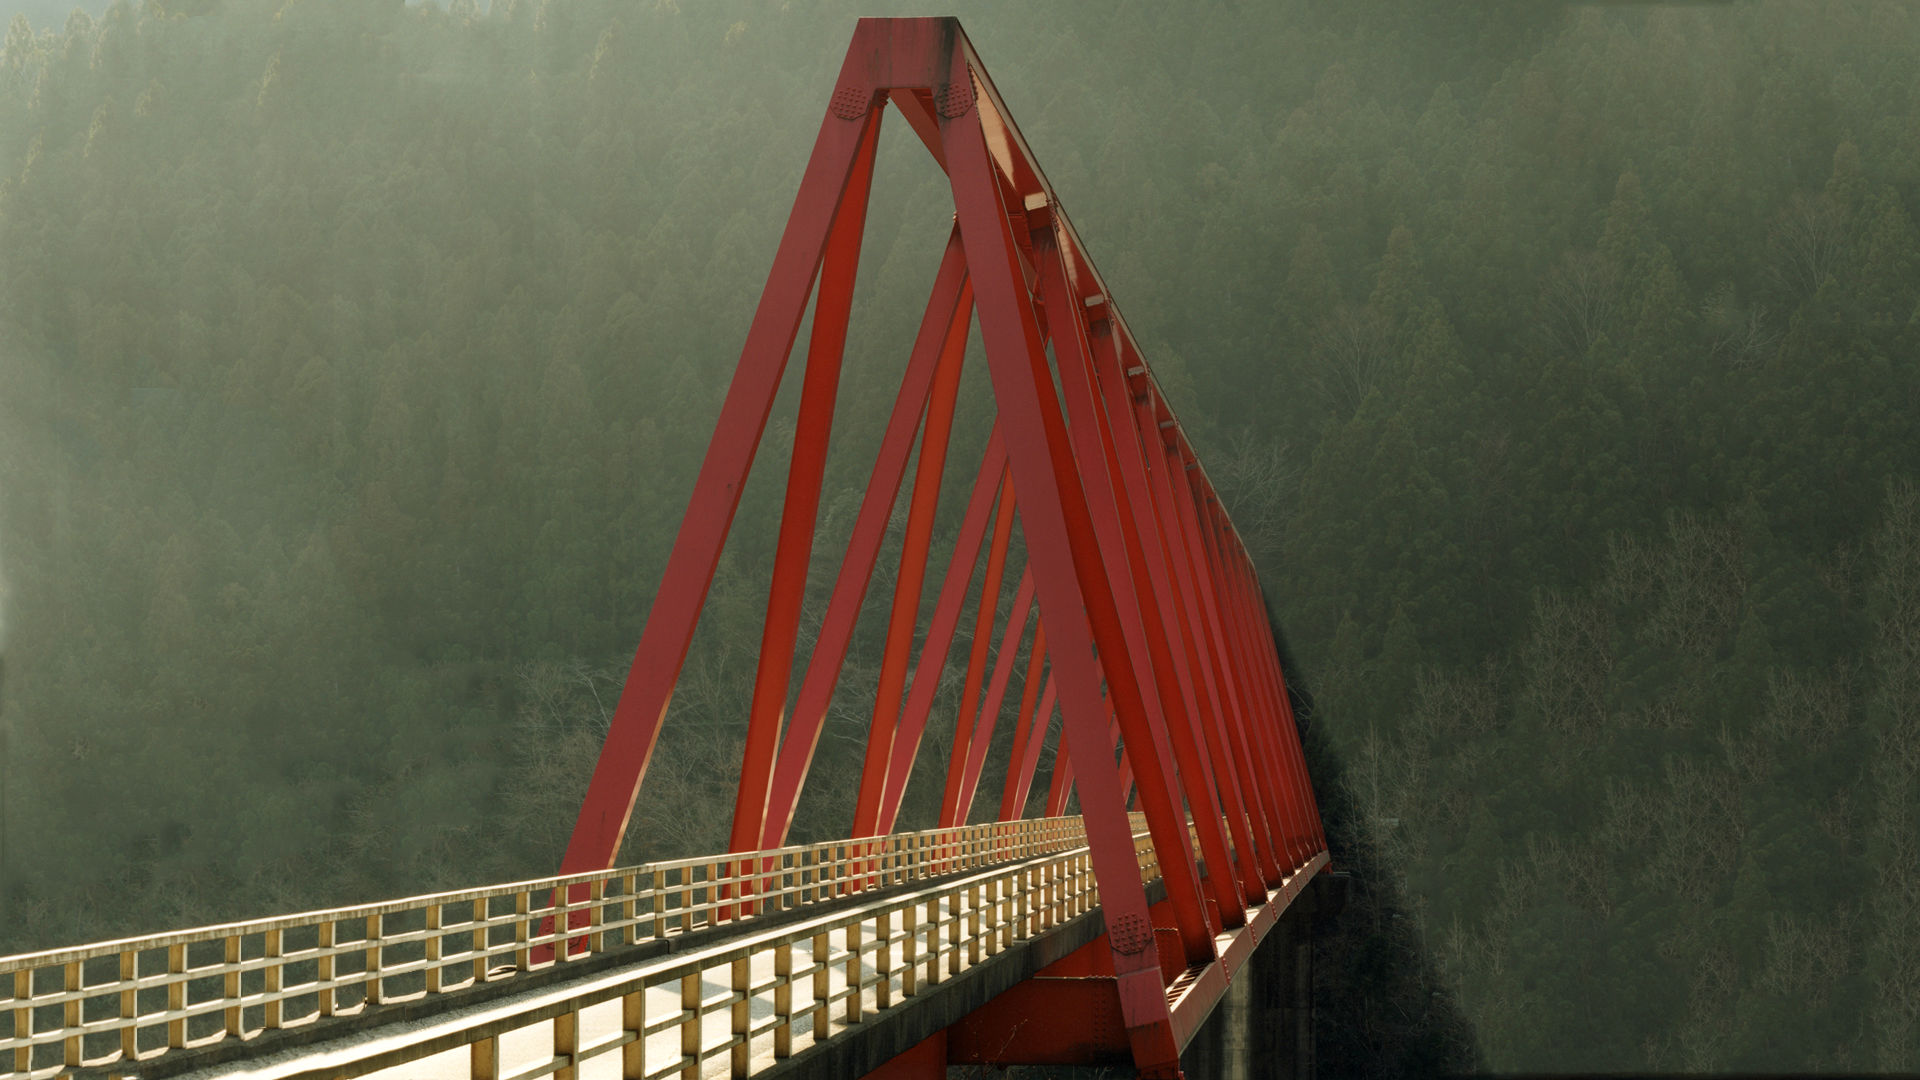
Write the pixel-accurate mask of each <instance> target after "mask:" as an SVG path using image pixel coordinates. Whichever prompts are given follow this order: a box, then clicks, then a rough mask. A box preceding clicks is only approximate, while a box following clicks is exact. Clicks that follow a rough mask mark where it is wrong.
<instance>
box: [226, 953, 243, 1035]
mask: <svg viewBox="0 0 1920 1080" xmlns="http://www.w3.org/2000/svg"><path fill="white" fill-rule="evenodd" d="M224 951H225V954H226V955H225V956H224V959H225V960H226V962H227V968H228V970H227V973H226V977H225V978H223V979H221V990H222V991H223V994H224V996H225V997H226V999H227V1008H226V1014H227V1016H226V1021H227V1032H226V1033H227V1035H228V1036H231V1037H233V1038H235V1039H238V1038H241V1037H242V1036H244V1035H245V1034H246V1030H245V1029H244V1028H243V1027H242V1026H241V1020H242V1012H241V1009H240V972H239V971H237V970H234V969H235V968H236V967H237V966H238V965H239V963H240V935H239V934H234V935H233V936H231V937H229V938H227V940H226V943H225V950H224Z"/></svg>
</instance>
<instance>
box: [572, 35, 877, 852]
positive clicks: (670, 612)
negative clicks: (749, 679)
mask: <svg viewBox="0 0 1920 1080" xmlns="http://www.w3.org/2000/svg"><path fill="white" fill-rule="evenodd" d="M856 59H857V57H856V56H855V55H854V54H853V52H851V51H850V52H849V54H848V57H847V63H846V64H844V65H843V66H842V71H841V80H842V82H847V81H849V80H850V79H851V80H852V81H854V82H855V84H856V85H865V81H864V80H860V79H858V69H857V68H856V67H855V61H856ZM861 100H863V101H864V102H865V108H864V110H862V111H861V112H860V116H861V118H862V119H861V121H860V122H858V123H848V122H847V121H845V120H843V119H840V118H839V117H836V116H835V115H833V113H832V112H831V111H829V112H828V113H827V115H826V116H825V117H823V118H822V119H821V122H820V133H819V135H818V136H816V138H815V139H814V147H813V154H812V156H811V157H809V158H808V160H807V170H806V174H805V175H804V176H803V177H802V178H801V181H800V193H799V195H798V196H796V197H795V199H794V203H793V212H792V213H791V214H790V215H789V216H788V218H787V227H786V231H785V232H784V233H783V234H782V235H781V237H780V248H779V250H778V251H777V252H776V253H775V255H774V259H773V270H772V272H771V273H770V274H768V276H767V286H766V289H765V290H764V291H763V292H762V293H761V294H760V304H759V307H758V308H757V309H756V310H755V312H754V316H753V324H752V326H751V327H749V329H748V330H747V342H746V346H745V347H744V348H743V349H742V350H741V353H740V364H739V366H738V367H737V368H735V369H734V375H733V383H732V385H731V386H729V387H728V389H727V396H726V400H725V401H724V402H723V403H722V404H721V406H720V420H719V423H718V424H717V425H716V427H715V429H714V436H713V441H712V442H710V443H709V444H708V446H707V455H706V458H705V460H704V461H702V462H701V465H700V473H699V475H698V477H696V478H695V480H694V484H693V498H692V500H691V501H690V502H689V504H688V506H687V513H686V517H685V518H683V519H682V520H681V522H680V533H679V536H678V537H677V538H676V539H675V540H674V545H673V551H672V553H671V554H670V555H669V556H668V557H667V570H666V574H665V576H664V577H663V579H662V581H661V585H660V590H659V592H658V593H656V594H655V596H654V600H653V607H652V609H651V610H650V611H649V612H648V613H647V625H646V628H645V629H644V630H643V631H642V632H641V635H640V645H639V647H638V648H637V649H635V650H634V658H633V665H632V667H630V668H629V669H628V672H627V681H626V685H625V687H624V688H623V689H622V690H621V693H620V701H619V703H618V704H617V705H616V706H615V707H614V712H613V717H612V719H611V721H610V723H609V724H608V730H607V739H606V742H605V744H604V745H603V746H602V748H601V751H600V758H599V760H598V761H597V762H596V763H595V765H594V770H593V776H592V778H591V779H590V780H589V781H588V783H587V793H586V797H585V799H584V800H583V802H582V805H581V809H580V816H579V818H578V819H577V820H576V821H575V823H574V828H573V833H572V835H571V837H570V838H569V839H568V841H567V851H566V855H565V856H564V857H563V858H562V859H561V863H560V869H561V872H562V873H577V872H582V871H587V870H599V869H605V868H606V867H609V866H612V865H613V862H614V860H615V858H616V857H618V855H619V852H620V840H621V837H623V836H625V835H626V830H627V821H628V819H629V818H630V817H631V816H632V814H633V801H634V798H635V797H636V796H637V795H638V794H639V791H640V781H641V779H642V777H644V776H645V774H646V771H647V762H648V761H649V759H651V758H652V756H653V748H654V746H655V745H656V743H657V742H658V740H659V736H660V722H661V720H662V719H664V718H665V716H666V711H667V703H668V702H669V701H671V700H672V698H673V687H674V683H675V682H677V681H678V680H679V677H680V669H681V667H682V666H683V665H684V664H685V663H686V658H687V648H688V646H689V645H690V644H691V642H692V640H693V630H694V626H695V624H696V623H697V622H698V621H699V618H700V609H701V607H702V606H703V605H704V604H705V602H706V598H707V590H708V588H709V587H710V586H711V585H712V583H713V572H714V568H715V567H716V566H717V565H718V563H719V561H720V551H721V549H722V547H724V546H725V544H726V540H727V533H728V531H729V530H730V529H731V527H732V525H733V515H734V512H735V511H736V510H738V509H739V506H740V492H741V490H742V489H743V488H744V486H745V483H746V478H747V472H748V470H749V469H751V468H752V466H753V457H754V453H755V451H756V450H757V449H758V448H759V445H760V436H761V433H762V432H763V431H765V429H766V423H767V416H768V414H769V413H770V412H771V411H772V409H773V399H774V394H775V392H776V391H777V390H778V389H779V386H780V377H781V375H782V374H783V373H784V372H785V371H786V367H787V357H788V354H789V353H790V351H791V350H792V348H793V339H794V335H795V334H796V333H798V332H799V329H800V318H801V315H802V314H803V313H804V312H805V309H806V306H807V297H808V295H809V294H810V293H811V292H812V288H813V279H814V275H815V272H816V270H817V269H818V268H819V265H820V258H821V253H822V250H823V249H824V248H825V246H826V240H827V232H828V229H829V227H830V225H831V223H832V221H833V220H834V218H835V216H836V214H837V211H838V208H839V205H840V199H841V195H842V194H843V193H844V192H845V191H846V188H847V183H848V180H849V179H850V178H851V176H852V174H853V172H854V167H855V160H856V159H857V158H858V157H859V154H860V147H861V145H862V144H863V143H864V142H865V139H866V134H867V129H868V127H869V125H870V124H871V123H872V117H873V115H874V112H875V110H874V108H873V105H874V103H875V98H874V95H873V94H872V93H871V92H870V93H868V94H867V95H866V97H865V98H863V99H861Z"/></svg>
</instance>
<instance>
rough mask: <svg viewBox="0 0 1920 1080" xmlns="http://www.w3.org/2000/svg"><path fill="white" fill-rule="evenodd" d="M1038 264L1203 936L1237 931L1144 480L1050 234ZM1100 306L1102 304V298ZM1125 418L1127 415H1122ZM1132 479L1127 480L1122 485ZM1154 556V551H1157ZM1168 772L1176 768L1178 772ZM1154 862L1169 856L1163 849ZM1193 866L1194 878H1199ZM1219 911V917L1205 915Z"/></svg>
mask: <svg viewBox="0 0 1920 1080" xmlns="http://www.w3.org/2000/svg"><path fill="white" fill-rule="evenodd" d="M1035 252H1036V258H1038V259H1039V261H1040V263H1041V272H1040V277H1041V281H1042V288H1043V294H1044V295H1045V297H1046V299H1047V308H1048V310H1049V311H1051V312H1054V313H1055V317H1054V320H1053V323H1052V326H1053V329H1054V334H1053V340H1054V356H1055V358H1056V359H1057V361H1058V366H1059V370H1060V385H1061V389H1062V390H1063V391H1064V396H1065V397H1066V401H1067V413H1068V417H1069V419H1070V420H1071V421H1072V423H1073V431H1074V435H1075V440H1076V442H1078V443H1079V444H1080V445H1081V446H1082V450H1081V452H1080V459H1081V470H1082V472H1083V473H1084V474H1086V475H1087V477H1088V480H1089V484H1088V487H1089V490H1090V491H1091V492H1094V494H1093V496H1092V498H1091V499H1090V501H1091V502H1092V503H1093V504H1094V506H1095V507H1096V511H1095V515H1094V516H1095V522H1096V524H1098V523H1099V522H1100V521H1102V520H1103V519H1104V520H1105V523H1106V529H1105V536H1104V537H1103V539H1104V541H1105V544H1106V545H1107V550H1106V552H1105V554H1106V556H1107V559H1108V562H1109V564H1110V565H1111V564H1114V563H1118V564H1119V566H1120V568H1119V569H1111V570H1109V573H1110V574H1113V575H1114V576H1115V577H1116V578H1117V579H1118V578H1122V577H1123V576H1124V583H1118V582H1117V584H1116V588H1115V589H1114V598H1115V600H1116V601H1117V603H1118V607H1119V610H1120V614H1121V617H1122V620H1123V623H1124V624H1125V626H1126V629H1127V645H1128V648H1129V649H1131V650H1132V651H1133V659H1134V663H1135V670H1136V671H1139V672H1142V673H1143V677H1145V678H1150V679H1151V685H1150V686H1145V687H1143V690H1151V691H1152V692H1151V693H1146V694H1145V695H1144V698H1145V701H1146V705H1147V719H1148V721H1149V723H1150V724H1151V725H1152V727H1153V734H1154V737H1155V742H1156V750H1157V752H1158V756H1159V757H1160V759H1161V760H1162V761H1163V762H1164V763H1165V764H1166V766H1167V767H1168V768H1169V775H1167V776H1166V777H1165V779H1166V781H1167V783H1168V784H1169V791H1168V796H1169V798H1170V800H1171V801H1172V802H1173V804H1174V805H1175V806H1176V807H1177V806H1179V805H1180V804H1181V797H1182V796H1184V798H1185V803H1186V806H1187V807H1189V808H1190V809H1191V812H1192V815H1193V819H1194V830H1195V832H1197V833H1198V834H1199V838H1200V843H1201V849H1202V850H1203V851H1204V852H1205V856H1206V859H1207V860H1208V862H1209V864H1210V866H1211V868H1212V870H1213V873H1211V874H1209V875H1208V877H1207V879H1205V880H1203V882H1202V892H1203V895H1205V896H1206V897H1207V898H1208V899H1210V900H1211V901H1212V903H1213V907H1210V908H1208V909H1207V911H1208V914H1209V916H1210V917H1209V918H1208V919H1207V923H1206V933H1207V936H1208V937H1209V938H1211V937H1212V936H1213V935H1214V934H1215V933H1217V932H1218V931H1219V929H1220V925H1219V924H1220V923H1224V924H1225V925H1227V926H1238V925H1240V924H1241V923H1242V922H1244V921H1245V920H1246V909H1245V904H1244V898H1243V897H1242V896H1241V895H1240V887H1239V886H1238V885H1237V884H1235V883H1234V882H1233V860H1232V857H1231V856H1230V855H1229V854H1228V849H1227V840H1226V834H1225V832H1224V831H1223V829H1224V826H1223V822H1222V817H1223V812H1222V810H1221V807H1220V797H1219V794H1218V792H1216V791H1215V790H1214V784H1213V778H1212V776H1211V775H1210V772H1211V766H1210V765H1209V763H1208V762H1207V759H1206V757H1205V755H1204V754H1202V753H1201V751H1200V749H1199V742H1200V739H1199V737H1198V736H1196V734H1195V732H1194V727H1193V725H1194V718H1193V715H1192V713H1190V712H1189V711H1188V710H1187V708H1186V704H1185V702H1186V697H1185V695H1184V693H1183V690H1182V687H1181V685H1180V681H1179V676H1178V674H1177V672H1176V670H1175V668H1176V665H1175V662H1174V658H1173V650H1172V648H1171V646H1170V645H1169V644H1168V640H1167V629H1166V623H1165V621H1164V619H1163V617H1162V612H1161V608H1160V604H1159V598H1158V596H1157V595H1156V593H1155V591H1154V588H1153V572H1152V569H1151V567H1150V566H1149V565H1148V561H1147V552H1146V548H1145V544H1144V541H1143V539H1142V537H1141V535H1140V530H1139V527H1138V522H1139V518H1138V517H1137V516H1136V515H1135V514H1134V507H1133V500H1134V499H1135V498H1136V497H1140V498H1144V497H1145V495H1146V491H1145V477H1144V476H1132V475H1130V474H1128V473H1127V472H1126V470H1124V469H1123V468H1122V466H1121V463H1120V461H1119V454H1118V451H1117V450H1116V449H1115V447H1114V443H1113V437H1112V431H1111V426H1110V424H1109V423H1108V417H1107V414H1106V410H1105V408H1104V407H1103V404H1102V403H1101V401H1100V400H1099V398H1098V397H1097V396H1096V394H1095V389H1094V379H1093V349H1092V345H1091V343H1090V342H1089V341H1088V340H1087V327H1086V323H1085V311H1086V300H1087V299H1088V298H1086V297H1083V296H1082V295H1081V294H1080V293H1079V292H1078V291H1076V290H1075V289H1074V288H1073V286H1072V283H1070V282H1069V281H1068V280H1067V265H1066V260H1065V259H1064V258H1063V257H1062V256H1061V254H1060V250H1059V247H1058V246H1057V243H1056V238H1055V235H1054V230H1053V229H1052V228H1048V229H1046V230H1044V231H1043V232H1040V233H1037V234H1036V235H1035ZM1099 302H1100V303H1101V304H1102V305H1104V303H1105V298H1104V297H1100V298H1099ZM1122 418H1123V420H1124V419H1125V418H1126V414H1124V413H1123V414H1122ZM1128 480H1132V481H1133V483H1132V484H1128V482H1127V481H1128ZM1156 554H1157V551H1156ZM1171 770H1177V775H1176V774H1174V773H1172V771H1171ZM1180 855H1181V857H1182V858H1184V859H1186V860H1189V861H1191V860H1192V859H1193V858H1194V853H1193V848H1192V847H1191V846H1190V845H1188V844H1186V843H1184V842H1183V843H1182V844H1181V845H1180ZM1161 858H1162V860H1165V859H1166V858H1167V854H1166V853H1165V852H1162V853H1161ZM1198 872H1199V871H1198V867H1197V866H1196V867H1195V874H1196V876H1197V875H1198ZM1216 910H1217V912H1218V917H1217V919H1216V918H1214V917H1212V914H1213V912H1214V911H1216Z"/></svg>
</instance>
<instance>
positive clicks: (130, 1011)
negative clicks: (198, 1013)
mask: <svg viewBox="0 0 1920 1080" xmlns="http://www.w3.org/2000/svg"><path fill="white" fill-rule="evenodd" d="M139 978H140V951H139V950H138V949H128V950H127V951H126V952H123V953H121V954H120V985H121V987H122V988H123V989H121V991H120V1022H121V1023H122V1024H124V1025H125V1026H124V1027H122V1028H121V1029H120V1060H121V1061H124V1062H133V1061H136V1060H138V1059H139V1057H140V994H139V992H138V991H136V990H134V989H132V986H133V984H134V983H135V982H137V981H139ZM268 1026H273V1025H268Z"/></svg>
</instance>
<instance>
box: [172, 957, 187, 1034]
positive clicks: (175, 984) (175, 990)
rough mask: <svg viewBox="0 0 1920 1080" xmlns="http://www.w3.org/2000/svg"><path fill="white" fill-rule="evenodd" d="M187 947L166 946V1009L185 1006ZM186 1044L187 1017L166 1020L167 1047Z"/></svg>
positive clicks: (179, 1008) (174, 1010) (175, 1009)
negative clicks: (167, 977) (167, 976)
mask: <svg viewBox="0 0 1920 1080" xmlns="http://www.w3.org/2000/svg"><path fill="white" fill-rule="evenodd" d="M186 973H187V947H186V946H185V945H169V946H167V974H168V975H170V976H172V978H170V979H168V980H167V1011H168V1012H178V1011H180V1010H181V1009H184V1008H186V1007H187V974H186ZM185 1045H187V1019H186V1017H184V1016H176V1017H174V1018H173V1019H171V1020H168V1021H167V1049H169V1050H178V1049H180V1048H181V1047H183V1046H185Z"/></svg>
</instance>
